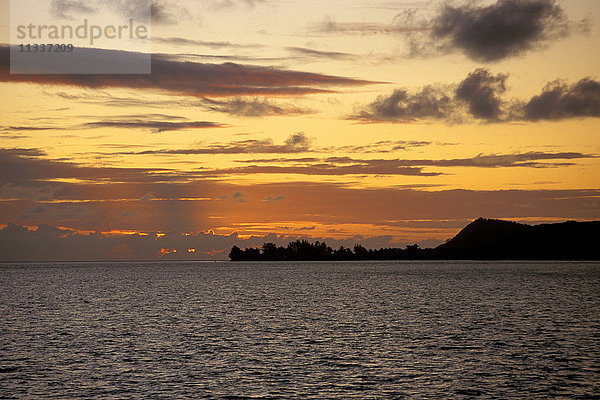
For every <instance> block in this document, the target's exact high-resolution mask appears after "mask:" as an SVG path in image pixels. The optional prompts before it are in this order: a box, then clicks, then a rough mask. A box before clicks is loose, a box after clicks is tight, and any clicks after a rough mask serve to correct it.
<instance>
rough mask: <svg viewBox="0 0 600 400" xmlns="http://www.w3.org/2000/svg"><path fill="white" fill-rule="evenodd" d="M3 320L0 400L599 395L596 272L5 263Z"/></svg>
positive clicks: (543, 267)
mask: <svg viewBox="0 0 600 400" xmlns="http://www.w3.org/2000/svg"><path fill="white" fill-rule="evenodd" d="M0 317H1V320H0V398H23V399H32V398H33V399H35V398H40V399H55V398H147V399H159V398H164V399H173V398H190V399H197V398H229V399H235V398H318V399H325V398H338V399H348V398H360V399H374V398H419V399H422V398H498V399H506V398H519V399H533V398H565V399H566V398H569V399H571V398H600V263H532V262H526V263H464V262H463V263H460V262H458V263H439V262H438V263H402V262H387V263H386V262H376V263H375V262H374V263H287V264H285V263H272V264H235V263H144V264H141V263H140V264H134V263H113V264H110V263H88V264H68V263H62V264H23V265H17V264H0ZM594 396H595V397H594Z"/></svg>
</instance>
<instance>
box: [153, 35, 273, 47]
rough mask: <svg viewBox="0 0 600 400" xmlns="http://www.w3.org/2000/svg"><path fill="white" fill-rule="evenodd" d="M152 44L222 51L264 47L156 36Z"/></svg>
mask: <svg viewBox="0 0 600 400" xmlns="http://www.w3.org/2000/svg"><path fill="white" fill-rule="evenodd" d="M152 43H163V44H169V45H175V46H203V47H210V48H213V49H222V48H233V49H238V48H251V49H255V48H261V47H264V45H261V44H237V43H231V42H207V41H204V40H194V39H188V38H182V37H167V38H163V37H156V36H152Z"/></svg>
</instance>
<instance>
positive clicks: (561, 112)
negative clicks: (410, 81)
mask: <svg viewBox="0 0 600 400" xmlns="http://www.w3.org/2000/svg"><path fill="white" fill-rule="evenodd" d="M507 79H508V75H506V74H501V73H500V74H495V75H494V74H492V73H491V72H490V71H489V70H488V69H485V68H478V69H476V70H475V71H473V72H471V73H470V74H469V75H468V76H467V77H466V78H465V79H464V80H463V81H461V82H459V83H458V84H450V85H445V86H443V85H428V86H425V87H423V88H421V89H418V90H417V91H414V92H409V91H408V90H407V89H404V88H402V89H396V90H394V92H392V94H391V95H387V96H385V95H381V96H379V97H377V99H376V100H375V101H373V102H372V103H370V104H368V105H366V106H364V107H362V108H359V109H358V110H357V111H356V112H355V113H354V114H353V115H350V116H349V117H348V119H352V120H358V121H362V122H400V123H410V122H415V121H418V120H437V121H443V122H446V123H448V124H456V123H467V122H473V121H480V122H486V123H494V122H511V121H539V120H562V119H569V118H583V117H590V118H598V117H600V83H599V82H598V81H596V80H594V79H591V78H584V79H581V80H580V81H578V82H576V83H574V84H572V85H568V84H566V83H564V82H561V81H554V82H549V83H548V84H547V85H546V86H545V87H544V89H543V90H542V92H541V94H539V95H535V96H533V97H531V99H529V100H515V99H512V100H505V99H503V95H505V93H506V81H507Z"/></svg>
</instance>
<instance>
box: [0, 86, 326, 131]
mask: <svg viewBox="0 0 600 400" xmlns="http://www.w3.org/2000/svg"><path fill="white" fill-rule="evenodd" d="M46 94H48V95H50V96H57V97H60V98H62V99H65V100H71V101H77V102H80V103H86V104H100V105H104V106H111V107H119V108H123V107H145V108H149V107H153V108H167V109H172V108H173V107H192V108H201V109H203V110H206V111H214V112H220V113H226V114H229V115H235V116H243V117H269V116H296V115H305V114H312V113H314V112H315V111H314V110H310V109H306V108H301V107H298V106H295V105H293V104H290V103H275V102H273V101H272V100H269V99H267V98H259V97H235V98H233V99H219V100H217V99H214V98H194V99H189V98H187V97H186V98H173V97H169V98H168V99H164V100H149V99H140V98H135V97H119V96H115V95H111V94H110V93H103V92H99V93H95V94H91V93H85V92H84V93H81V94H67V93H64V92H55V93H48V92H47V93H46ZM4 128H8V127H1V128H0V129H4ZM40 129H43V128H40ZM14 130H16V129H14Z"/></svg>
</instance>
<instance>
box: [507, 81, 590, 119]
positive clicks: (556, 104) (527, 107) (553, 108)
mask: <svg viewBox="0 0 600 400" xmlns="http://www.w3.org/2000/svg"><path fill="white" fill-rule="evenodd" d="M518 114H520V116H517V117H516V118H517V119H523V120H527V121H539V120H561V119H566V118H576V117H596V118H598V117H600V82H598V81H596V80H593V79H590V78H586V79H581V80H580V81H579V82H577V83H574V84H572V85H567V84H565V83H564V82H561V81H554V82H550V83H548V84H547V85H546V87H544V89H543V90H542V93H541V94H539V95H537V96H534V97H532V98H531V99H530V100H529V101H528V102H527V103H525V104H523V105H522V110H521V111H520V112H518Z"/></svg>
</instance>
